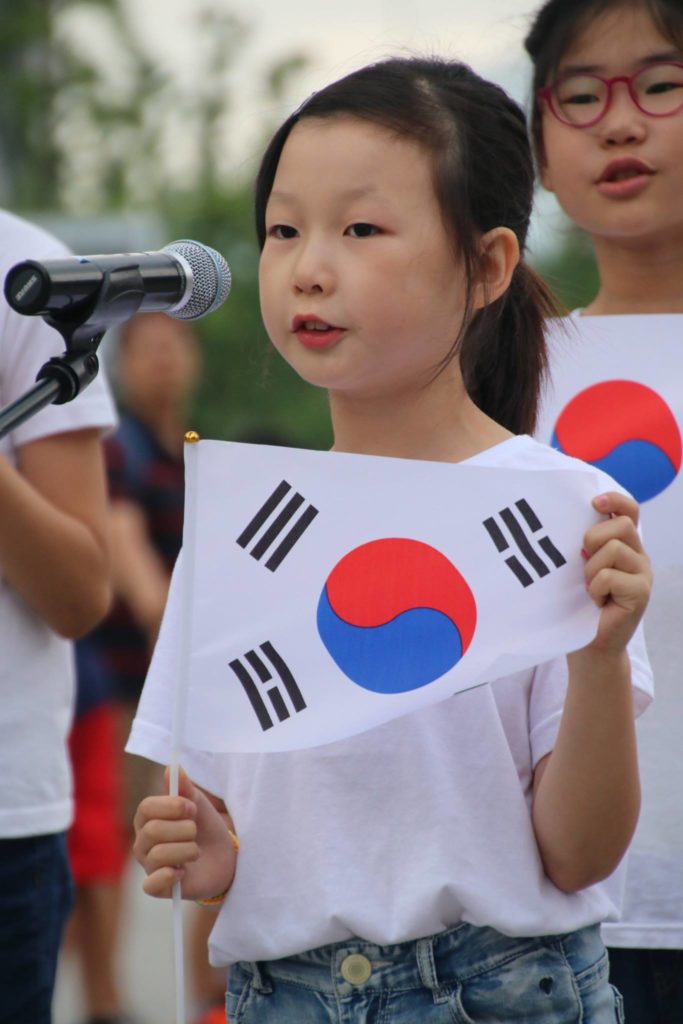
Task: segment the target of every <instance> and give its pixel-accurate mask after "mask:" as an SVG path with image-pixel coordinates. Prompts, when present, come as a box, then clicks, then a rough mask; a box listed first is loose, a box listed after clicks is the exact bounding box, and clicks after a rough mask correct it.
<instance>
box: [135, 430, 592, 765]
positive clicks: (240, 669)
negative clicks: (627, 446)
mask: <svg viewBox="0 0 683 1024" xmlns="http://www.w3.org/2000/svg"><path fill="white" fill-rule="evenodd" d="M549 454H550V458H549V459H548V464H549V467H550V468H549V469H547V470H545V469H543V470H539V469H534V470H533V471H532V470H528V471H525V470H512V469H504V468H496V467H491V468H488V467H483V466H476V465H469V464H468V463H463V464H460V465H450V464H445V463H435V462H417V461H411V460H403V459H388V458H378V457H373V456H357V455H348V454H341V453H332V452H313V451H302V450H293V449H285V448H275V447H266V446H256V445H244V444H232V443H225V442H218V441H200V442H199V443H197V444H192V445H187V446H186V465H187V481H188V493H187V499H186V523H185V542H184V548H183V552H182V556H181V558H180V559H179V562H178V565H177V566H176V571H175V573H174V578H173V582H172V586H171V592H170V595H169V600H168V604H167V609H166V614H165V617H164V622H163V625H162V630H161V634H160V638H159V642H158V644H157V649H156V651H155V654H154V659H153V662H152V667H151V669H150V674H149V677H148V680H147V683H146V686H145V692H143V696H142V701H141V705H140V710H139V714H140V715H141V716H142V717H143V718H144V714H145V700H146V692H147V690H148V688H150V687H151V688H154V687H157V688H158V687H159V686H160V685H168V681H169V679H172V678H175V681H176V683H177V685H179V686H182V687H183V688H184V692H185V697H184V699H183V701H182V707H183V715H182V722H183V745H186V746H190V747H193V748H195V749H199V750H206V751H223V752H238V751H242V752H248V751H277V750H291V749H296V748H303V747H311V746H316V745H319V744H323V743H330V742H333V741H334V740H338V739H342V738H344V737H347V736H351V735H353V734H354V733H358V732H362V731H364V730H366V729H370V728H372V727H373V726H376V725H380V724H381V723H383V722H386V721H388V720H390V719H392V718H395V717H397V716H399V715H402V714H405V713H406V712H409V711H411V710H413V709H415V708H419V707H421V706H424V705H426V704H429V703H433V702H436V701H439V700H443V699H445V698H447V697H450V696H451V695H452V694H454V693H457V692H458V691H461V690H465V689H468V688H471V687H474V686H478V685H480V684H482V683H484V682H487V681H490V680H493V679H496V678H499V677H501V676H504V675H507V674H509V673H513V672H515V671H518V670H521V669H523V668H527V667H530V666H533V665H536V664H540V663H542V662H544V661H547V660H549V659H551V658H553V657H555V656H557V655H559V654H564V653H566V652H568V651H572V650H575V649H577V648H579V647H582V646H584V645H585V644H587V643H588V642H590V640H591V639H592V638H593V636H594V635H595V632H596V628H597V621H598V616H599V612H598V610H597V608H596V607H595V606H594V604H593V602H592V601H591V600H590V598H589V597H588V595H587V594H586V590H585V584H584V574H583V560H582V558H581V554H580V552H581V546H582V539H583V535H584V533H585V531H586V530H587V529H588V528H589V527H590V526H591V525H593V524H594V523H595V522H597V521H598V519H599V516H598V515H597V513H596V512H595V511H594V509H593V508H592V506H591V500H592V498H593V497H595V496H596V495H597V494H599V493H600V492H601V490H602V489H603V484H604V480H603V479H601V478H600V476H599V474H597V473H596V472H595V471H594V470H592V469H591V468H590V467H585V468H584V467H582V466H581V465H580V464H578V463H568V462H567V461H566V460H565V459H563V458H561V457H560V456H554V455H553V454H552V453H549ZM184 650H185V651H186V655H184V654H183V651H184Z"/></svg>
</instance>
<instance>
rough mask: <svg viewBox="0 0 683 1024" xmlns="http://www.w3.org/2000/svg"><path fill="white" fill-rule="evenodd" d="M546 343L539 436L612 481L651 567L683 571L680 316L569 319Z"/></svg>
mask: <svg viewBox="0 0 683 1024" xmlns="http://www.w3.org/2000/svg"><path fill="white" fill-rule="evenodd" d="M549 341H550V384H549V386H548V388H547V391H546V393H545V395H544V399H543V402H542V407H541V416H540V419H539V424H538V427H537V430H536V437H537V438H538V440H539V441H543V442H544V443H546V444H551V445H553V446H554V447H555V448H557V449H559V450H560V451H562V452H564V453H565V454H567V455H572V456H574V457H575V458H579V459H583V460H585V461H586V462H588V463H590V464H591V465H593V466H595V467H596V468H598V469H602V470H604V471H605V472H606V473H609V474H610V476H612V477H614V479H615V480H616V481H617V482H618V483H620V484H621V485H622V487H624V488H625V489H626V490H627V491H629V492H630V493H631V494H632V495H633V497H634V498H636V500H637V501H638V502H639V503H640V508H641V523H642V526H643V535H644V538H645V547H646V550H647V552H648V555H649V556H650V559H651V560H652V562H653V563H654V565H655V566H656V565H667V564H668V565H681V564H683V534H682V531H681V528H680V527H681V509H683V481H682V479H681V467H682V464H683V445H682V443H681V435H682V433H683V316H680V315H666V316H663V315H662V316H597V317H581V316H572V317H569V318H567V319H565V320H557V321H553V322H552V325H551V333H550V339H549Z"/></svg>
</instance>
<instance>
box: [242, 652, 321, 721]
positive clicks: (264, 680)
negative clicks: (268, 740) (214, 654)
mask: <svg viewBox="0 0 683 1024" xmlns="http://www.w3.org/2000/svg"><path fill="white" fill-rule="evenodd" d="M264 658H267V659H268V661H269V662H270V666H269V665H268V664H266V661H265V660H264ZM245 662H246V665H245ZM230 668H231V669H232V670H233V672H234V673H235V675H236V676H237V678H238V679H239V681H240V683H241V684H242V687H243V689H244V692H245V693H246V695H247V697H248V698H249V703H250V704H251V706H252V708H253V709H254V711H255V713H256V717H257V718H258V720H259V725H260V726H261V728H262V729H263V731H264V732H265V731H266V729H272V728H273V725H274V724H275V723H274V722H273V719H272V718H271V708H272V711H274V712H275V714H276V715H277V717H278V719H279V720H280V721H281V722H284V721H286V720H287V719H288V718H290V717H291V711H290V709H289V707H288V706H287V703H286V701H285V698H284V696H283V694H282V691H281V690H280V689H278V683H277V682H274V684H273V686H270V687H268V683H270V682H273V673H272V669H274V670H275V672H277V674H278V676H279V677H280V682H281V684H282V686H283V687H284V691H285V693H286V695H287V696H288V697H289V703H290V704H291V707H292V708H293V709H294V711H297V712H298V711H303V710H304V708H305V707H306V701H305V700H304V698H303V694H302V693H301V690H300V689H299V687H298V686H297V683H296V679H295V678H294V676H293V675H292V673H291V671H290V670H289V667H288V666H287V663H286V662H285V661H284V659H283V658H282V657H281V656H280V655H279V654H278V652H277V651H276V650H275V648H274V647H273V645H272V644H271V643H270V641H268V640H267V641H266V642H265V643H264V644H260V645H259V650H258V651H247V653H246V654H245V655H244V656H243V657H242V658H235V659H234V660H233V661H231V662H230ZM250 669H251V671H250ZM264 698H267V699H268V701H269V702H270V705H271V707H270V708H269V707H268V705H267V704H266V701H265V699H264Z"/></svg>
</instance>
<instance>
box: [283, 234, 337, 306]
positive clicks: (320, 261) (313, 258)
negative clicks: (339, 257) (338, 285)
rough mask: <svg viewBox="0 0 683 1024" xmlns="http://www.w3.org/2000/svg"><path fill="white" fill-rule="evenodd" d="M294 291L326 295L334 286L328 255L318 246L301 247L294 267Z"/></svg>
mask: <svg viewBox="0 0 683 1024" xmlns="http://www.w3.org/2000/svg"><path fill="white" fill-rule="evenodd" d="M293 284H294V289H295V290H296V291H297V292H300V293H301V294H304V295H306V294H311V293H327V292H329V291H331V290H332V288H333V286H334V271H333V268H332V262H331V259H330V254H329V253H328V252H327V251H326V250H325V249H323V247H322V246H320V245H314V244H310V245H306V246H304V247H302V249H301V252H300V253H299V258H298V259H297V261H296V265H295V267H294V279H293Z"/></svg>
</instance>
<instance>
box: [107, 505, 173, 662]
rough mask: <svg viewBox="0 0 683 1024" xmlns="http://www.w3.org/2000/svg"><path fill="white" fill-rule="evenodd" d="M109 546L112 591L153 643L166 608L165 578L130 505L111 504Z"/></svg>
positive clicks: (136, 511) (143, 525)
mask: <svg viewBox="0 0 683 1024" xmlns="http://www.w3.org/2000/svg"><path fill="white" fill-rule="evenodd" d="M111 545H112V563H113V567H112V579H113V584H114V591H115V593H116V594H117V595H118V596H119V597H120V598H122V600H123V601H125V602H126V604H127V605H128V607H129V609H130V611H131V613H132V615H133V617H134V619H135V621H136V622H137V623H138V625H139V626H140V628H141V629H143V630H144V631H145V632H146V633H147V634H148V635H149V638H150V642H151V643H153V642H154V641H155V639H156V635H157V633H158V630H159V626H160V624H161V617H162V615H163V611H164V606H165V604H166V597H167V594H168V586H169V578H168V573H167V571H166V567H165V565H164V563H163V561H162V560H161V558H160V557H159V555H158V554H157V552H156V550H155V549H154V547H153V546H152V543H151V541H150V539H149V533H148V530H147V522H146V519H145V515H144V512H143V511H142V509H141V508H140V507H139V506H138V505H136V504H135V503H134V502H132V501H127V500H124V499H116V500H114V501H113V502H112V506H111Z"/></svg>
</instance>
